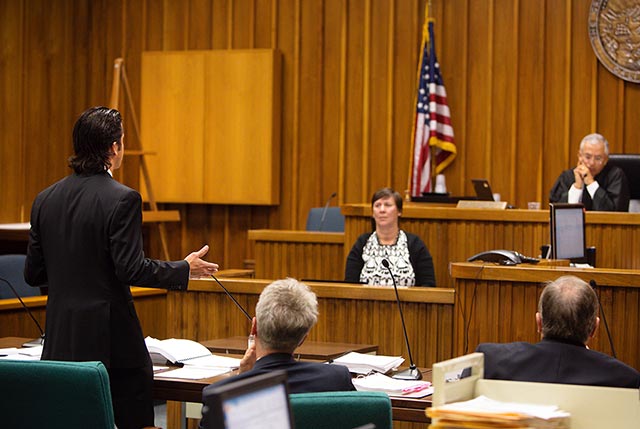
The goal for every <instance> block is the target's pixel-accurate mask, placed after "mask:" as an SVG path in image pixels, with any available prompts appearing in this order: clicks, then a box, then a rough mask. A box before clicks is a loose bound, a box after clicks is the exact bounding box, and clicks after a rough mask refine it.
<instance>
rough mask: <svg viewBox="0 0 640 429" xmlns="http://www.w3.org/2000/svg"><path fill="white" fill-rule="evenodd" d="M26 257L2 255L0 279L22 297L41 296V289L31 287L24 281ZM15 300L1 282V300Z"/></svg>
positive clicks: (0, 259)
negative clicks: (9, 284)
mask: <svg viewBox="0 0 640 429" xmlns="http://www.w3.org/2000/svg"><path fill="white" fill-rule="evenodd" d="M26 258H27V257H26V256H25V255H0V277H1V278H3V279H5V280H7V281H8V282H9V283H11V285H12V286H13V287H14V289H15V290H16V292H18V295H20V297H21V298H22V297H25V296H37V295H40V288H37V287H31V286H29V285H28V284H27V283H26V282H25V281H24V261H25V259H26ZM5 298H15V295H14V294H13V292H12V291H11V289H10V288H9V286H7V285H6V284H4V282H2V281H0V299H5Z"/></svg>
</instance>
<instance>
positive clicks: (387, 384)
mask: <svg viewBox="0 0 640 429" xmlns="http://www.w3.org/2000/svg"><path fill="white" fill-rule="evenodd" d="M352 381H353V385H354V386H355V387H356V389H357V390H366V391H373V392H385V393H386V394H387V395H389V396H402V397H405V398H422V397H424V396H428V395H431V394H432V393H433V387H431V383H429V382H428V381H422V380H396V379H395V378H391V377H387V376H386V375H384V374H380V373H373V374H369V375H367V376H365V377H358V378H354V379H353V380H352Z"/></svg>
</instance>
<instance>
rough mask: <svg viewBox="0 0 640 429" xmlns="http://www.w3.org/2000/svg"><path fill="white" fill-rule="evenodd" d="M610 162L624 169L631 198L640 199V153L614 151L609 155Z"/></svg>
mask: <svg viewBox="0 0 640 429" xmlns="http://www.w3.org/2000/svg"><path fill="white" fill-rule="evenodd" d="M609 163H610V164H612V165H615V166H617V167H619V168H621V169H622V171H624V175H625V176H627V182H628V183H629V193H630V195H631V199H632V200H637V199H640V154H637V153H612V154H610V155H609Z"/></svg>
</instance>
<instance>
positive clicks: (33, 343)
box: [0, 277, 44, 347]
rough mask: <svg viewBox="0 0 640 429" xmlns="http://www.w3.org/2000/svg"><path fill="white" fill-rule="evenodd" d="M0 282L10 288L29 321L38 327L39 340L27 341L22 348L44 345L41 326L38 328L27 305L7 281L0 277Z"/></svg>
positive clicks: (38, 325)
mask: <svg viewBox="0 0 640 429" xmlns="http://www.w3.org/2000/svg"><path fill="white" fill-rule="evenodd" d="M0 281H3V282H5V283H6V284H8V285H9V287H10V288H11V291H12V292H13V294H14V295H15V296H16V298H18V301H20V304H22V308H24V309H25V311H26V312H27V313H28V314H29V317H31V320H33V322H34V323H35V324H36V326H37V327H38V331H40V338H36V339H35V340H32V341H29V342H28V343H25V344H23V346H24V347H35V346H41V345H44V331H43V330H42V326H40V324H39V323H38V321H37V320H36V318H35V317H33V313H31V310H29V307H27V305H26V304H25V303H24V301H23V300H22V298H21V297H20V295H19V294H18V292H17V291H16V289H15V288H14V287H13V285H12V284H11V283H10V282H9V280H7V279H4V278H2V277H0Z"/></svg>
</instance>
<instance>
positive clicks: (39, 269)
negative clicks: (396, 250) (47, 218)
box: [24, 197, 47, 286]
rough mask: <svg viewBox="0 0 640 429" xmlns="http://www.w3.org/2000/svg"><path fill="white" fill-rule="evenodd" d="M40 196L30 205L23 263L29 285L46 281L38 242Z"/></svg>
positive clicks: (42, 255)
mask: <svg viewBox="0 0 640 429" xmlns="http://www.w3.org/2000/svg"><path fill="white" fill-rule="evenodd" d="M39 207H40V198H39V197H38V198H36V200H35V201H34V202H33V206H32V207H31V229H30V230H29V244H28V246H27V259H26V261H25V264H24V279H25V281H26V282H27V284H29V285H31V286H41V285H44V284H46V283H47V269H46V268H45V264H44V253H43V252H42V244H41V242H40V229H39V221H38V213H39Z"/></svg>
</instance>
